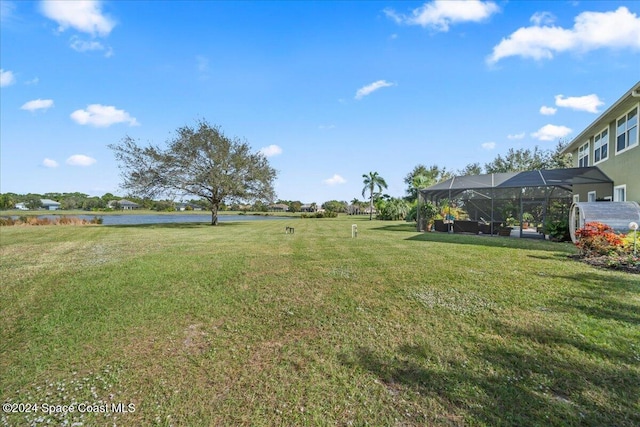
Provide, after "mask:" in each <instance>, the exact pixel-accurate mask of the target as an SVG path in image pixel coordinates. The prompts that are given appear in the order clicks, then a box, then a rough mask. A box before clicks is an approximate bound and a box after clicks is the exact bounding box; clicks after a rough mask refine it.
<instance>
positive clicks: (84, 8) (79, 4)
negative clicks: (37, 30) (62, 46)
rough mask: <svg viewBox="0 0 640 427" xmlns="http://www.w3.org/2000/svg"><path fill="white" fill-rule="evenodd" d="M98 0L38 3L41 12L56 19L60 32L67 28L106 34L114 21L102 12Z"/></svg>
mask: <svg viewBox="0 0 640 427" xmlns="http://www.w3.org/2000/svg"><path fill="white" fill-rule="evenodd" d="M101 8H102V4H101V2H100V1H93V0H76V1H57V0H45V1H43V2H42V3H41V4H40V10H41V11H42V14H43V15H44V16H46V17H47V18H49V19H52V20H54V21H56V22H57V23H58V25H59V27H58V30H59V31H60V32H62V31H65V30H66V29H68V28H74V29H75V30H77V31H80V32H83V33H87V34H91V35H92V36H102V37H105V36H108V35H109V33H110V32H111V30H112V29H113V27H115V25H116V23H115V22H114V21H113V20H112V19H111V18H110V17H108V16H106V15H104V14H103V13H102V10H101Z"/></svg>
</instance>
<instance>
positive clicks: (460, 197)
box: [418, 167, 613, 237]
mask: <svg viewBox="0 0 640 427" xmlns="http://www.w3.org/2000/svg"><path fill="white" fill-rule="evenodd" d="M577 185H589V186H590V185H608V186H610V188H611V191H613V181H612V180H611V179H610V178H609V177H607V176H606V175H605V174H604V173H603V172H602V171H601V170H600V169H599V168H597V167H582V168H569V169H550V170H537V171H525V172H508V173H494V174H486V175H468V176H456V177H453V178H451V179H448V180H446V181H443V182H440V183H438V184H435V185H433V186H431V187H428V188H426V189H424V190H420V193H419V200H418V203H419V204H423V203H424V202H425V201H430V202H432V203H433V204H435V205H436V206H437V209H438V212H439V213H440V216H441V217H442V219H440V220H437V221H436V223H435V229H436V230H437V231H449V232H471V233H476V234H477V233H482V234H490V235H495V234H498V233H499V232H500V231H501V230H505V229H507V227H514V228H515V229H516V230H517V229H519V234H520V237H544V235H543V234H542V228H543V224H545V222H547V221H549V222H553V221H565V222H566V223H567V224H568V221H569V213H570V208H571V204H572V202H573V192H574V187H575V186H577ZM421 213H422V215H423V216H424V213H423V211H421V209H418V229H419V231H423V230H424V229H425V228H426V226H427V225H426V222H425V220H424V218H420V214H421Z"/></svg>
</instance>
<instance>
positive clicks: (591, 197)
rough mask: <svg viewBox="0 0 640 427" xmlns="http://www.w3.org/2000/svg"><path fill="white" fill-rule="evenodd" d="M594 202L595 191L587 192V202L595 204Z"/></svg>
mask: <svg viewBox="0 0 640 427" xmlns="http://www.w3.org/2000/svg"><path fill="white" fill-rule="evenodd" d="M595 201H596V192H595V191H589V192H588V193H587V202H595Z"/></svg>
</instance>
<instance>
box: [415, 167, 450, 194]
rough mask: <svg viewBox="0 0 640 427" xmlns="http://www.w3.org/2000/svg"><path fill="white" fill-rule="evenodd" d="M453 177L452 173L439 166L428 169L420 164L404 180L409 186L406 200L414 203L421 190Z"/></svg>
mask: <svg viewBox="0 0 640 427" xmlns="http://www.w3.org/2000/svg"><path fill="white" fill-rule="evenodd" d="M451 176H452V175H451V173H450V172H448V171H447V169H446V168H444V167H442V168H441V167H440V166H438V165H431V166H429V167H426V166H425V165H422V164H419V165H417V166H415V167H414V168H413V170H412V171H411V172H409V173H408V174H407V176H406V177H405V178H404V183H405V184H407V190H406V192H407V196H406V197H405V199H406V200H408V201H409V202H414V201H415V200H416V199H417V198H418V191H419V190H422V189H424V188H427V187H430V186H432V185H434V184H437V183H438V182H440V181H444V180H446V179H449V178H451Z"/></svg>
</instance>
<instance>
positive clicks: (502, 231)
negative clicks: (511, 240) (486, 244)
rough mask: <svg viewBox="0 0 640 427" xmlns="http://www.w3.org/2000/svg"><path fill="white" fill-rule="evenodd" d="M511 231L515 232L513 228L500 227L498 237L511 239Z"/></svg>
mask: <svg viewBox="0 0 640 427" xmlns="http://www.w3.org/2000/svg"><path fill="white" fill-rule="evenodd" d="M511 231H513V227H508V226H507V227H504V226H503V227H500V228H498V236H504V237H509V236H511Z"/></svg>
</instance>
